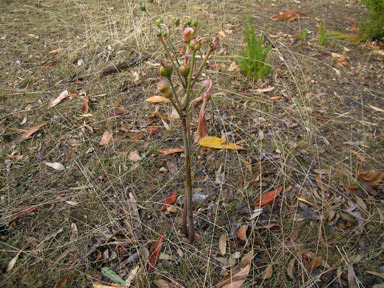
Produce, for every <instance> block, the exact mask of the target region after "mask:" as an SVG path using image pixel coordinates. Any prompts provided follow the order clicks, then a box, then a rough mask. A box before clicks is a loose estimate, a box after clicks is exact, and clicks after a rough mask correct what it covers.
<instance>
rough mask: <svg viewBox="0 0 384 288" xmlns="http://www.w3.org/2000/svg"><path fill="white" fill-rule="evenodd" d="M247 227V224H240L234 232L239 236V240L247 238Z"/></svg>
mask: <svg viewBox="0 0 384 288" xmlns="http://www.w3.org/2000/svg"><path fill="white" fill-rule="evenodd" d="M247 229H248V225H241V226H240V228H239V230H237V232H236V236H237V238H239V239H240V240H241V241H246V240H247Z"/></svg>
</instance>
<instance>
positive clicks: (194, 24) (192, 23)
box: [191, 20, 199, 28]
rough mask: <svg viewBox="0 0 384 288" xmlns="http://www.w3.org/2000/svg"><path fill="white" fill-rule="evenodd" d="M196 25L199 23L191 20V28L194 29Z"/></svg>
mask: <svg viewBox="0 0 384 288" xmlns="http://www.w3.org/2000/svg"><path fill="white" fill-rule="evenodd" d="M198 23H199V22H197V20H193V21H192V22H191V26H192V27H195V28H196V27H197V24H198Z"/></svg>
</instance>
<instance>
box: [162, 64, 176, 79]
mask: <svg viewBox="0 0 384 288" xmlns="http://www.w3.org/2000/svg"><path fill="white" fill-rule="evenodd" d="M172 72H173V68H172V66H170V65H168V64H167V63H161V66H160V75H161V76H164V77H167V78H168V77H170V76H171V75H172Z"/></svg>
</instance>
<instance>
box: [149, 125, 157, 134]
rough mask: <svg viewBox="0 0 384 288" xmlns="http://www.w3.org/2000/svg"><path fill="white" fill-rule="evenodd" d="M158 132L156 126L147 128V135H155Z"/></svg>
mask: <svg viewBox="0 0 384 288" xmlns="http://www.w3.org/2000/svg"><path fill="white" fill-rule="evenodd" d="M158 131H159V127H158V126H149V127H148V133H149V134H151V135H155V134H156V133H157V132H158Z"/></svg>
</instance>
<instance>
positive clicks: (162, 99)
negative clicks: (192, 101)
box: [145, 95, 171, 103]
mask: <svg viewBox="0 0 384 288" xmlns="http://www.w3.org/2000/svg"><path fill="white" fill-rule="evenodd" d="M145 101H146V102H150V103H169V102H171V101H170V100H169V99H168V98H166V97H163V96H157V95H156V96H152V97H149V98H148V99H145Z"/></svg>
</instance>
